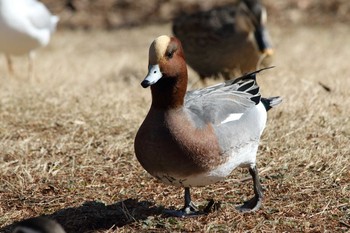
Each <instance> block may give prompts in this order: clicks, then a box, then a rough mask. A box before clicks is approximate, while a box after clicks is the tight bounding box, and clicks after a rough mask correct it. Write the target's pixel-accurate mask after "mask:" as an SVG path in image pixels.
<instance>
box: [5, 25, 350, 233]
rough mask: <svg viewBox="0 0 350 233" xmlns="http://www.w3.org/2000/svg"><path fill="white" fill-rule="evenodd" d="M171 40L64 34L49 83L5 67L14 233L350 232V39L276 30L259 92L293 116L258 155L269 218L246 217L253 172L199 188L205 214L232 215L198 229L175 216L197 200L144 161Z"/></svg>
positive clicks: (153, 32)
mask: <svg viewBox="0 0 350 233" xmlns="http://www.w3.org/2000/svg"><path fill="white" fill-rule="evenodd" d="M169 32H170V29H169V25H165V26H153V27H146V28H134V29H132V30H120V31H115V32H109V33H107V32H104V31H90V32H68V31H59V32H58V33H57V34H56V35H55V37H54V39H53V41H52V43H51V44H50V46H49V47H47V48H45V49H43V50H40V51H39V52H38V56H37V58H36V63H35V65H36V71H35V78H33V79H30V80H28V79H27V77H26V67H27V66H26V65H27V61H26V59H23V58H17V59H15V61H14V62H15V67H16V70H17V76H16V77H12V78H9V77H7V70H6V67H5V65H4V63H1V64H0V72H1V77H0V81H1V86H0V227H2V228H1V229H0V232H10V229H11V227H12V224H13V223H14V222H15V221H18V220H21V219H25V218H29V217H33V216H40V215H49V216H50V217H52V218H55V219H57V220H58V221H59V222H60V223H61V224H62V225H63V226H64V227H65V228H66V230H67V232H114V231H118V232H134V231H152V232H176V231H178V232H180V231H181V232H199V231H200V232H217V231H218V232H226V231H237V232H244V231H249V232H326V231H328V232H346V231H350V220H349V219H350V165H349V164H350V146H349V138H350V119H349V118H350V117H349V116H350V110H349V106H350V99H349V94H350V92H349V89H350V78H349V77H350V70H349V57H350V47H349V45H348V44H349V41H350V30H349V27H348V26H346V25H334V26H333V27H331V28H321V27H318V28H315V27H302V28H289V29H286V28H279V27H278V26H272V36H273V37H274V38H275V39H274V41H275V45H276V50H277V56H276V59H275V65H276V66H277V68H275V69H273V70H269V71H266V72H265V73H264V74H262V75H260V78H259V81H260V84H261V87H262V92H263V94H264V95H265V96H269V95H281V96H283V98H284V102H283V104H282V105H280V106H279V107H278V108H276V109H273V110H271V112H269V120H268V127H267V128H266V130H265V133H264V136H263V139H262V142H261V147H260V150H259V153H258V166H259V168H260V174H261V181H262V184H263V186H264V188H265V197H266V198H265V200H264V206H263V208H262V209H261V210H259V211H258V212H256V213H252V214H240V213H237V212H236V211H235V208H234V207H235V206H236V205H238V204H240V203H241V202H242V201H243V200H246V199H247V198H248V197H249V196H251V195H252V184H251V183H250V181H249V182H240V180H241V179H244V178H245V177H247V176H248V173H247V171H246V170H243V169H242V170H237V171H234V172H233V174H232V176H231V177H229V178H228V179H227V180H226V181H225V182H222V183H218V184H215V185H211V186H209V187H206V188H194V189H193V199H194V200H195V201H197V202H198V203H199V204H205V202H206V200H207V199H209V198H211V197H214V198H215V200H217V201H220V202H221V208H220V209H219V210H218V211H216V212H213V213H210V214H209V215H207V216H202V217H198V218H189V219H178V218H164V217H162V216H161V211H162V208H163V206H164V207H171V206H173V207H176V208H178V207H181V206H182V202H183V199H182V198H183V197H182V195H183V191H182V190H180V189H178V188H174V187H169V186H166V185H163V184H160V183H157V182H155V180H154V179H153V178H151V177H150V176H149V175H148V174H147V173H146V172H145V171H144V170H143V169H142V168H141V166H140V165H139V163H138V162H137V160H136V158H135V156H134V152H133V138H134V136H135V133H136V131H137V129H138V126H139V125H140V123H141V122H142V120H143V118H144V116H145V114H146V113H147V111H148V108H149V105H150V93H149V90H144V89H142V88H141V87H140V85H139V83H140V81H141V80H142V79H143V77H144V75H145V74H146V68H147V53H148V46H149V44H150V42H151V41H152V40H153V39H154V38H155V37H156V36H158V35H160V34H164V33H169ZM190 76H191V78H192V79H191V82H192V83H193V82H195V81H196V80H197V77H196V75H195V74H194V73H193V72H190ZM319 83H322V84H324V85H326V86H328V87H329V88H330V92H328V91H326V90H325V89H324V88H323V87H322V86H321V85H320V84H319Z"/></svg>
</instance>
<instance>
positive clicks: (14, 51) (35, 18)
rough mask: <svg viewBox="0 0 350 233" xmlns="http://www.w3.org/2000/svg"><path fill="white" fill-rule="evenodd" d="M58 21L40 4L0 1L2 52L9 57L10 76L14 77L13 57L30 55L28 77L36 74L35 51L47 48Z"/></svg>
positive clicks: (17, 0) (8, 0) (37, 2)
mask: <svg viewBox="0 0 350 233" xmlns="http://www.w3.org/2000/svg"><path fill="white" fill-rule="evenodd" d="M58 21H59V18H58V17H57V16H54V15H52V14H51V13H50V11H49V10H48V9H47V8H46V6H45V5H44V4H43V3H41V2H39V1H37V0H1V1H0V52H2V53H4V54H5V56H6V60H7V64H8V69H9V73H10V74H11V75H12V74H13V73H14V70H13V67H12V62H11V57H10V56H11V55H23V54H28V57H29V64H28V74H29V76H31V75H32V72H33V55H34V54H33V53H34V50H35V49H37V48H39V47H43V46H46V45H47V44H48V43H49V41H50V37H51V35H52V33H53V32H54V31H55V29H56V26H57V23H58Z"/></svg>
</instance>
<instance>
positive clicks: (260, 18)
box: [241, 0, 274, 56]
mask: <svg viewBox="0 0 350 233" xmlns="http://www.w3.org/2000/svg"><path fill="white" fill-rule="evenodd" d="M241 6H242V7H243V8H244V9H245V11H246V12H247V13H248V16H249V18H250V19H251V21H252V22H253V25H254V37H255V41H256V44H257V46H258V48H259V50H260V52H261V53H262V54H264V55H265V56H272V55H273V53H274V51H273V48H272V45H271V41H270V36H269V33H268V31H267V28H266V23H267V12H266V8H265V7H264V6H263V5H262V3H261V1H260V0H243V1H242V2H241Z"/></svg>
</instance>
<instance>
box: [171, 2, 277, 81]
mask: <svg viewBox="0 0 350 233" xmlns="http://www.w3.org/2000/svg"><path fill="white" fill-rule="evenodd" d="M266 19H267V14H266V9H265V7H264V6H263V5H262V3H261V1H260V0H240V1H239V2H236V3H233V4H228V5H225V6H220V7H216V8H213V9H210V10H208V11H199V12H195V13H192V14H180V15H178V16H177V17H175V18H174V20H173V33H174V35H175V36H176V37H177V38H179V39H180V41H181V42H182V45H183V49H184V51H185V56H186V60H187V63H188V65H190V66H191V67H192V68H193V69H194V70H195V71H196V72H197V73H198V75H199V76H200V78H201V79H202V80H204V79H205V78H207V77H211V76H214V77H218V76H220V75H222V76H223V77H224V78H225V79H231V78H233V77H234V76H237V75H240V74H243V73H247V72H250V71H254V70H256V69H258V68H260V65H261V64H264V66H267V65H269V64H270V62H271V56H272V55H273V50H272V47H271V42H270V37H269V35H268V31H267V29H266V26H265V25H266Z"/></svg>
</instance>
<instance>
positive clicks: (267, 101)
mask: <svg viewBox="0 0 350 233" xmlns="http://www.w3.org/2000/svg"><path fill="white" fill-rule="evenodd" d="M261 102H262V103H263V104H264V106H265V109H266V111H269V110H270V109H271V108H272V107H275V106H276V105H278V104H280V103H281V102H282V98H281V97H279V96H275V97H269V98H261Z"/></svg>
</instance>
